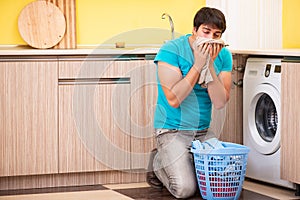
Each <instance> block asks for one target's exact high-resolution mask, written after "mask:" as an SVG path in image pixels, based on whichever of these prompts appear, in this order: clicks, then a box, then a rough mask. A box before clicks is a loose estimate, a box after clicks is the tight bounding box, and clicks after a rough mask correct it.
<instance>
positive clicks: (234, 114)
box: [212, 54, 248, 144]
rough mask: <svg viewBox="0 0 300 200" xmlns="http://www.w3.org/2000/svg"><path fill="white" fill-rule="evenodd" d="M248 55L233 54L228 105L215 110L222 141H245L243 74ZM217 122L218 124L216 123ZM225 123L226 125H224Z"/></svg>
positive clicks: (216, 131) (240, 142)
mask: <svg viewBox="0 0 300 200" xmlns="http://www.w3.org/2000/svg"><path fill="white" fill-rule="evenodd" d="M247 58H248V55H243V54H233V69H232V87H231V91H230V99H229V102H228V103H227V105H226V107H225V108H224V109H222V110H219V111H215V112H216V117H215V119H217V121H214V117H213V121H212V127H217V128H216V129H215V133H217V135H219V139H220V140H221V141H227V142H234V143H238V144H242V143H243V87H242V86H243V76H244V69H245V66H246V60H247ZM214 123H216V124H214ZM223 124H224V125H223ZM222 125H223V126H222Z"/></svg>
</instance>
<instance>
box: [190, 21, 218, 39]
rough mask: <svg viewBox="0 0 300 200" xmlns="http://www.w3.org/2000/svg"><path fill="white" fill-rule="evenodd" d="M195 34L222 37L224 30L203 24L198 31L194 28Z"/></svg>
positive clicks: (211, 37) (206, 36) (214, 37)
mask: <svg viewBox="0 0 300 200" xmlns="http://www.w3.org/2000/svg"><path fill="white" fill-rule="evenodd" d="M194 34H195V35H196V36H200V37H205V38H210V39H220V38H221V36H222V31H221V30H220V29H218V28H214V27H213V26H211V25H207V24H201V25H200V27H199V28H198V30H197V31H196V28H194Z"/></svg>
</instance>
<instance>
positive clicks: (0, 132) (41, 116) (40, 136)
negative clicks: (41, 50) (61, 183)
mask: <svg viewBox="0 0 300 200" xmlns="http://www.w3.org/2000/svg"><path fill="white" fill-rule="evenodd" d="M57 87H58V64H57V61H28V60H7V61H3V60H2V61H1V62H0V113H1V115H0V176H19V175H33V174H50V173H58V143H57V140H58V133H57V128H58V124H57V116H58V113H57Z"/></svg>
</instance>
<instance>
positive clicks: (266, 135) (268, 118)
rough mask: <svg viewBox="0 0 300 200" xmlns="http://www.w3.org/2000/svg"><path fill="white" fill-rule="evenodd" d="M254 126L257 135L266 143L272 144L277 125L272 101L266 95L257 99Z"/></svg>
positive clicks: (275, 111)
mask: <svg viewBox="0 0 300 200" xmlns="http://www.w3.org/2000/svg"><path fill="white" fill-rule="evenodd" d="M255 124H256V128H257V130H258V133H259V135H260V136H261V138H262V139H263V140H265V141H266V142H272V141H273V139H274V137H275V135H276V132H277V125H278V115H277V110H276V106H275V104H274V101H273V100H272V98H271V97H270V96H269V95H268V94H263V95H261V96H260V97H259V99H258V101H257V104H256V108H255Z"/></svg>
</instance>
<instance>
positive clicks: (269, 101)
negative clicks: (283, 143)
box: [248, 84, 280, 155]
mask: <svg viewBox="0 0 300 200" xmlns="http://www.w3.org/2000/svg"><path fill="white" fill-rule="evenodd" d="M251 99H252V100H251V104H250V108H249V112H248V119H249V121H248V122H249V129H250V138H251V141H252V146H253V147H254V148H255V150H257V151H258V152H260V153H261V154H265V155H269V154H273V153H275V152H276V151H277V150H278V149H279V147H280V119H279V118H280V93H279V91H278V90H277V89H276V88H275V87H274V86H272V85H271V84H260V85H258V87H256V89H255V90H254V93H253V96H251Z"/></svg>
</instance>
